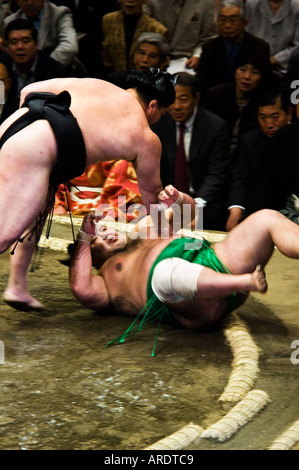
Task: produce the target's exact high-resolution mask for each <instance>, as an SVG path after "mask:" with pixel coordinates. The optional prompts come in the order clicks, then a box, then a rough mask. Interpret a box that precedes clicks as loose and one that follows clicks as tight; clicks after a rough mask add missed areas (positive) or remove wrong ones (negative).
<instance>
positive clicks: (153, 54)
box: [133, 32, 170, 70]
mask: <svg viewBox="0 0 299 470" xmlns="http://www.w3.org/2000/svg"><path fill="white" fill-rule="evenodd" d="M169 51H170V47H169V45H168V43H167V41H166V39H165V38H164V37H163V36H162V35H161V34H159V33H154V32H153V33H152V32H149V33H142V34H140V36H138V38H137V41H136V44H135V48H134V56H133V61H134V66H135V69H136V70H147V69H148V68H150V67H158V68H159V69H160V70H166V68H167V66H168V62H169V59H168V57H169Z"/></svg>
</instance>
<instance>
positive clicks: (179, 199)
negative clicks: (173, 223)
mask: <svg viewBox="0 0 299 470" xmlns="http://www.w3.org/2000/svg"><path fill="white" fill-rule="evenodd" d="M183 199H184V196H183V193H181V191H179V197H178V198H177V200H176V201H175V204H178V205H180V204H181V203H182V202H183Z"/></svg>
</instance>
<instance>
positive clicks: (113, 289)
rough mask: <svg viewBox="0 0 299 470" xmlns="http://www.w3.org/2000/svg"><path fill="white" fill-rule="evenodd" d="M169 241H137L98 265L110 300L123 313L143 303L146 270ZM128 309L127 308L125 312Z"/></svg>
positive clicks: (146, 278)
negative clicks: (101, 264) (100, 266)
mask: <svg viewBox="0 0 299 470" xmlns="http://www.w3.org/2000/svg"><path fill="white" fill-rule="evenodd" d="M169 242H170V240H138V241H137V243H136V245H135V244H134V243H133V245H135V246H131V247H130V248H129V249H128V250H125V251H124V252H121V253H118V254H116V255H113V256H112V257H111V258H109V259H108V260H107V261H106V262H105V264H104V265H103V266H102V268H101V271H100V274H101V275H102V276H103V277H104V279H105V284H106V287H107V289H108V292H109V296H110V300H111V302H112V303H113V304H117V307H120V308H121V309H122V310H126V312H127V313H135V312H136V311H139V310H140V309H141V308H142V307H143V306H144V304H145V302H146V287H147V281H148V276H149V272H150V269H151V267H152V265H153V262H154V261H155V260H156V258H157V257H158V255H159V254H160V253H161V251H162V250H163V249H164V247H165V246H166V245H168V244H169ZM128 310H129V311H128Z"/></svg>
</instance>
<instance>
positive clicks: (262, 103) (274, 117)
mask: <svg viewBox="0 0 299 470" xmlns="http://www.w3.org/2000/svg"><path fill="white" fill-rule="evenodd" d="M292 112H293V110H292V106H291V105H290V98H289V93H287V92H285V91H284V90H280V89H274V90H268V91H267V92H266V93H264V94H263V95H262V96H261V98H260V100H259V104H258V121H259V125H260V128H261V130H262V132H263V133H264V134H265V135H266V136H267V137H269V138H271V137H273V136H274V134H275V133H276V132H277V131H278V130H279V129H281V128H282V127H284V126H286V125H287V124H288V123H289V122H290V121H291V119H292Z"/></svg>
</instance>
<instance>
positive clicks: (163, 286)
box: [152, 258, 204, 303]
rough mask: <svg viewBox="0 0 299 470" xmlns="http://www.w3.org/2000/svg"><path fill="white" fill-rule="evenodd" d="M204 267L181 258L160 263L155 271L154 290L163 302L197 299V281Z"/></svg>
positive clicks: (153, 278)
mask: <svg viewBox="0 0 299 470" xmlns="http://www.w3.org/2000/svg"><path fill="white" fill-rule="evenodd" d="M203 268H204V266H201V265H200V264H193V263H190V262H189V261H186V260H184V259H180V258H168V259H164V260H163V261H160V263H158V264H157V266H156V267H155V269H154V272H153V277H152V289H153V291H154V293H155V295H156V296H157V297H158V299H159V300H161V302H169V303H176V302H181V301H182V300H186V299H188V300H196V299H197V279H198V276H199V274H200V273H201V271H202V270H203Z"/></svg>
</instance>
